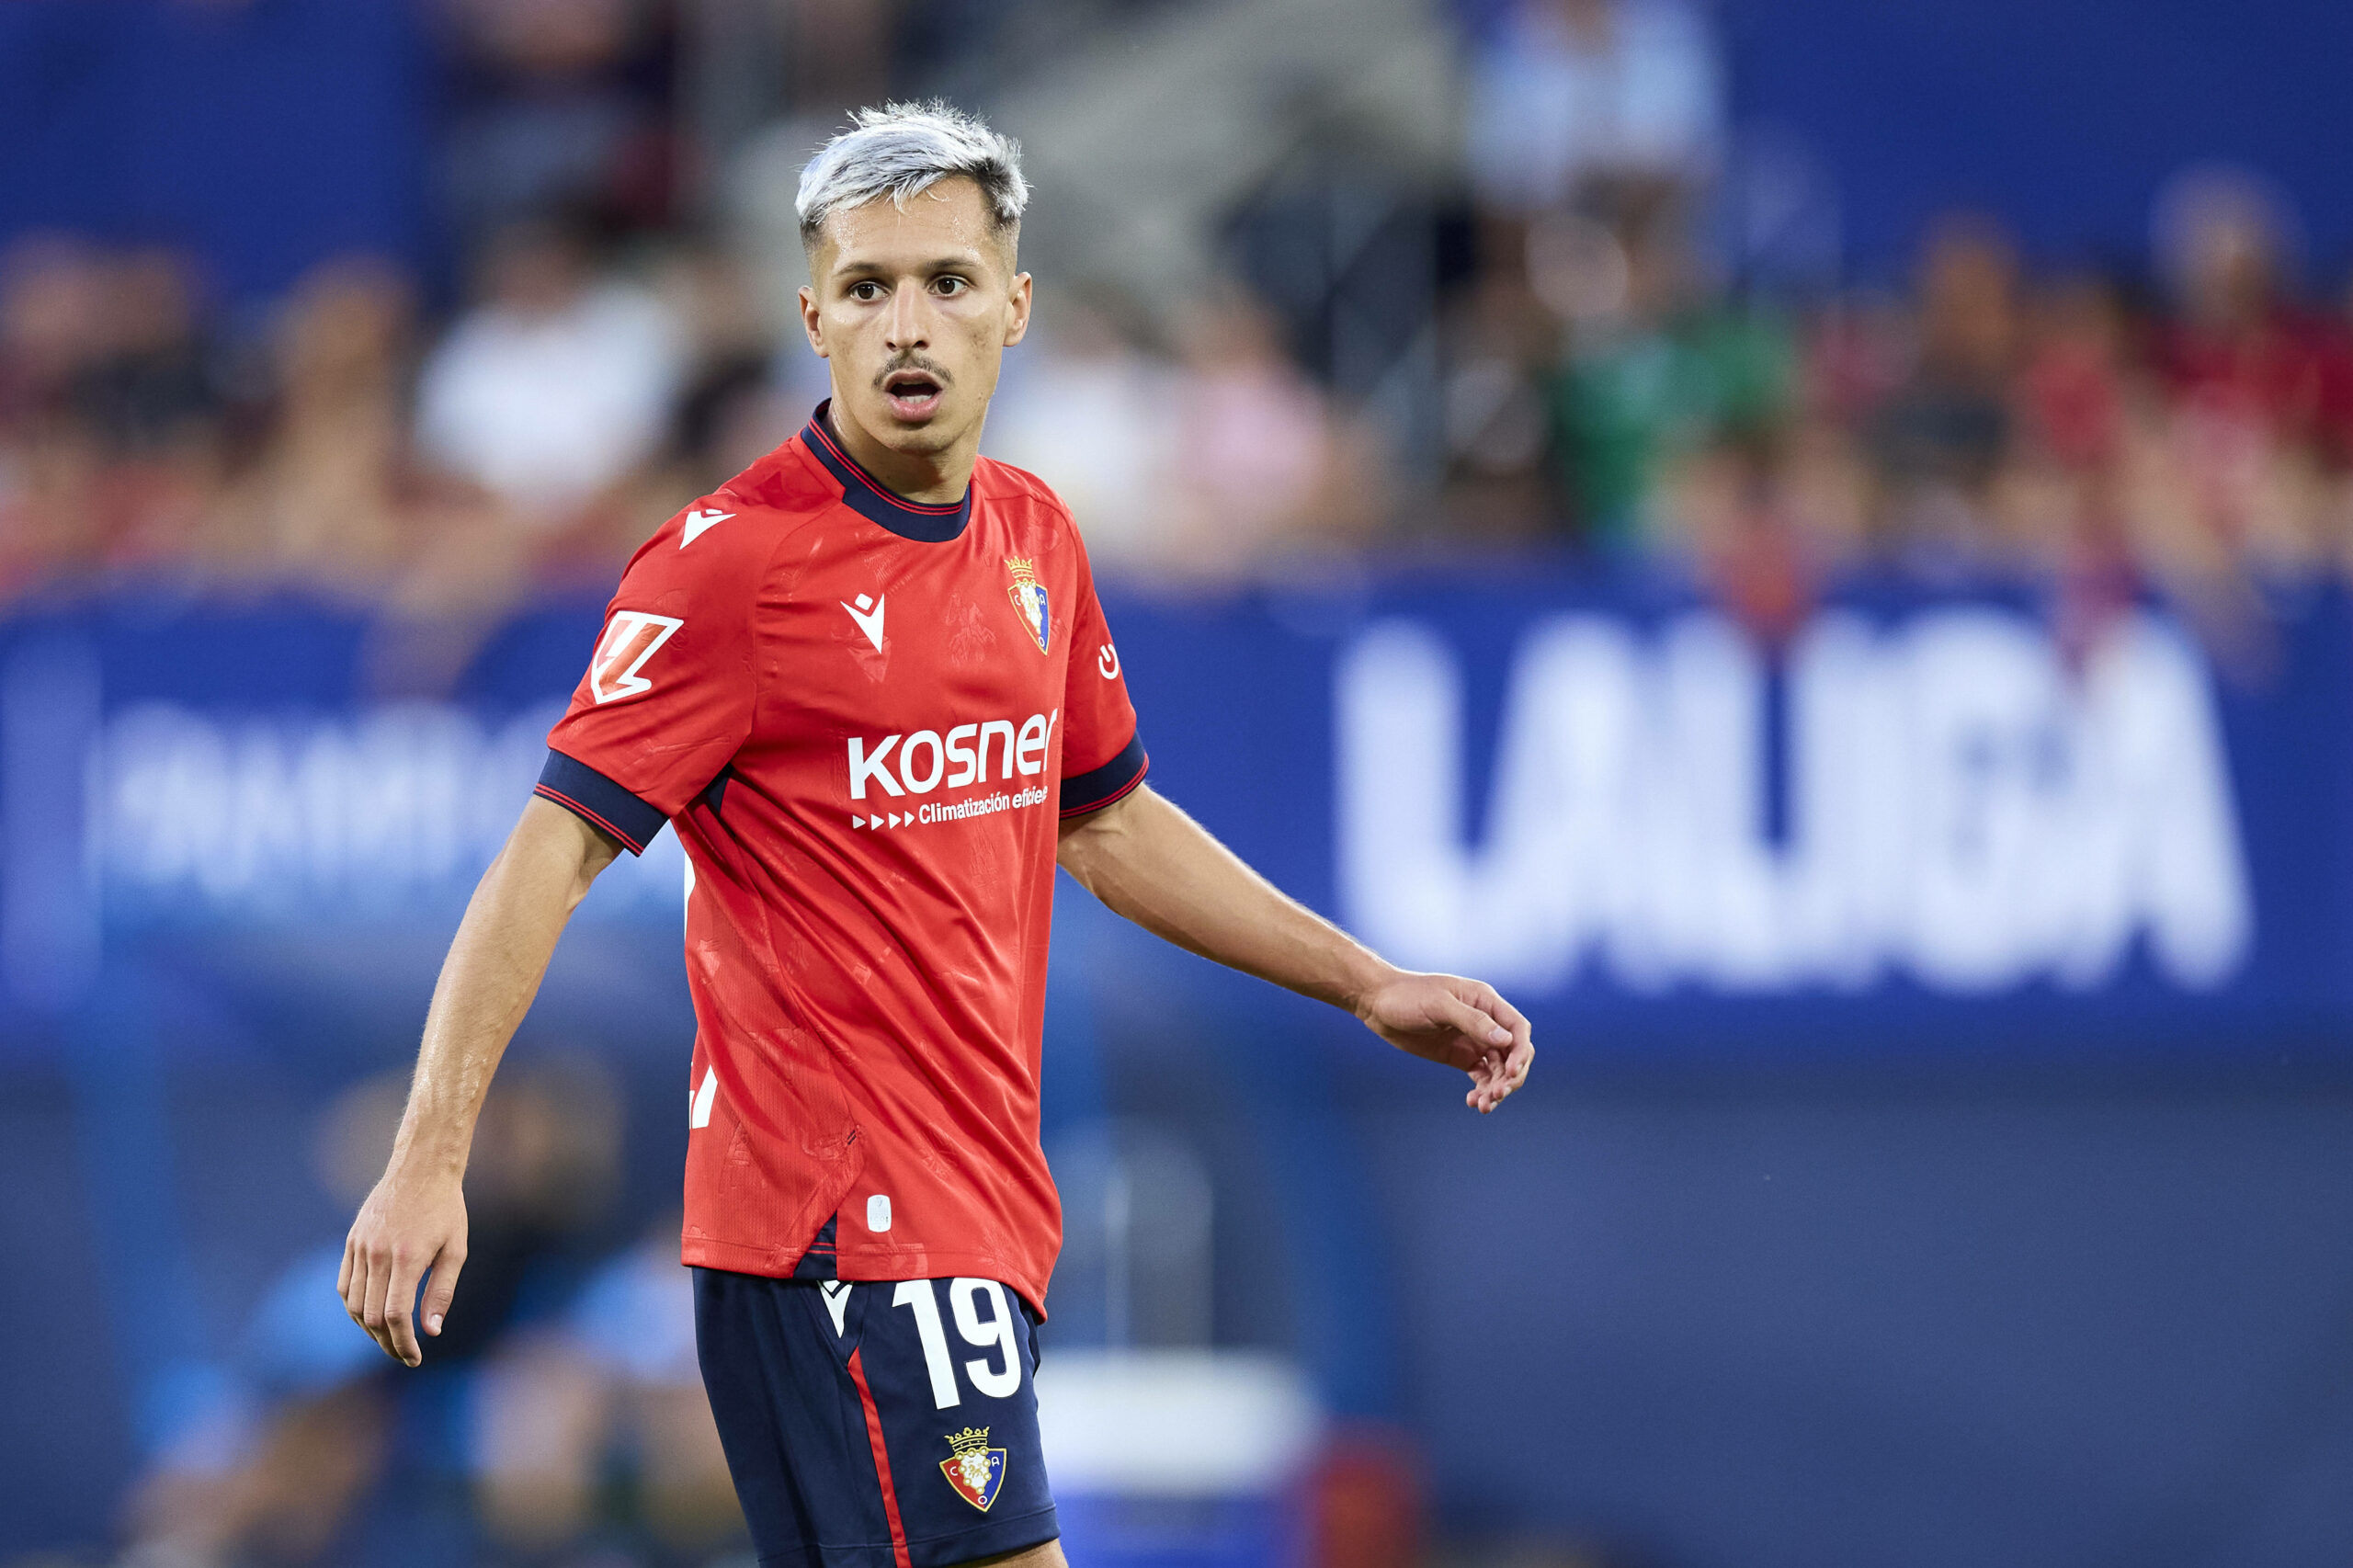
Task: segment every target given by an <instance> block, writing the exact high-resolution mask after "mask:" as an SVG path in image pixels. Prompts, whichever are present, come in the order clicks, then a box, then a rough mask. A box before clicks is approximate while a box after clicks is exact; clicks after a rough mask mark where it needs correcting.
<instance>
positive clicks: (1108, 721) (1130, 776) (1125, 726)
mask: <svg viewBox="0 0 2353 1568" xmlns="http://www.w3.org/2000/svg"><path fill="white" fill-rule="evenodd" d="M1073 537H1074V538H1075V537H1076V536H1075V533H1074V535H1073ZM1067 657H1068V660H1069V663H1068V665H1067V666H1066V667H1065V669H1064V671H1063V793H1062V814H1063V816H1066V817H1074V816H1081V815H1084V814H1085V813H1086V812H1097V811H1101V810H1102V809H1103V808H1104V807H1105V806H1108V805H1109V804H1110V803H1111V802H1112V801H1116V800H1118V799H1120V797H1121V796H1123V795H1125V794H1127V793H1128V792H1129V791H1131V790H1133V789H1135V787H1136V786H1137V785H1139V784H1141V783H1142V782H1143V776H1144V771H1145V769H1146V768H1148V767H1151V765H1152V759H1151V758H1150V757H1148V756H1145V755H1144V749H1143V738H1142V736H1141V735H1140V734H1138V733H1137V731H1136V710H1135V705H1134V704H1133V703H1132V702H1131V700H1130V699H1129V697H1128V676H1127V672H1126V671H1125V670H1124V669H1122V668H1120V649H1119V645H1118V644H1117V643H1115V642H1112V641H1111V628H1110V625H1109V623H1108V621H1107V620H1106V619H1104V615H1103V606H1102V603H1101V601H1100V600H1098V599H1097V597H1095V576H1094V574H1093V572H1092V571H1091V570H1089V568H1088V566H1087V564H1086V549H1085V547H1084V546H1081V547H1080V550H1079V557H1078V603H1077V607H1076V608H1075V611H1074V614H1073V615H1072V617H1071V636H1070V650H1069V653H1068V655H1067Z"/></svg>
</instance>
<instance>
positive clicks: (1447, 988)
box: [1356, 970, 1536, 1115]
mask: <svg viewBox="0 0 2353 1568" xmlns="http://www.w3.org/2000/svg"><path fill="white" fill-rule="evenodd" d="M1356 1015H1357V1017H1359V1018H1362V1019H1363V1020H1364V1027H1365V1028H1369V1029H1370V1030H1371V1031H1372V1032H1373V1033H1375V1034H1377V1035H1379V1036H1380V1037H1381V1039H1383V1040H1387V1041H1388V1042H1389V1043H1390V1044H1392V1045H1393V1046H1395V1047H1396V1048H1397V1049H1398V1050H1400V1051H1411V1052H1412V1053H1413V1054H1414V1055H1415V1056H1419V1057H1423V1058H1425V1059H1427V1060H1428V1061H1431V1062H1443V1063H1444V1064H1445V1065H1447V1066H1449V1067H1457V1068H1460V1069H1461V1070H1462V1071H1463V1072H1465V1073H1467V1074H1470V1075H1471V1092H1470V1093H1469V1094H1467V1095H1465V1096H1463V1103H1464V1104H1465V1105H1468V1106H1469V1107H1470V1108H1472V1110H1475V1111H1477V1112H1479V1113H1480V1114H1481V1115H1485V1114H1486V1113H1487V1112H1489V1111H1491V1110H1493V1109H1495V1108H1496V1107H1497V1106H1499V1105H1501V1104H1503V1103H1504V1101H1505V1099H1506V1097H1508V1096H1510V1094H1511V1092H1512V1091H1513V1090H1514V1089H1517V1088H1518V1087H1519V1086H1520V1085H1522V1084H1524V1083H1526V1082H1527V1081H1528V1069H1529V1065H1530V1064H1531V1063H1532V1062H1535V1060H1536V1046H1535V1044H1534V1042H1533V1040H1532V1038H1531V1034H1530V1031H1529V1027H1528V1020H1527V1019H1526V1018H1525V1017H1521V1016H1520V1011H1519V1009H1518V1008H1517V1007H1515V1006H1512V1005H1511V1004H1510V1003H1508V1002H1506V1001H1505V1000H1504V999H1503V998H1502V997H1501V996H1498V995H1497V994H1495V987H1494V986H1492V985H1489V984H1486V983H1483V982H1482V981H1476V980H1464V979H1463V978H1461V976H1460V975H1453V974H1413V973H1409V972H1407V971H1404V970H1398V971H1392V973H1391V974H1390V976H1389V978H1388V979H1386V980H1384V981H1382V982H1381V983H1380V984H1378V985H1376V986H1375V987H1373V989H1371V990H1370V991H1368V992H1366V993H1365V994H1364V995H1363V996H1362V997H1360V998H1359V999H1358V1002H1357V1006H1356Z"/></svg>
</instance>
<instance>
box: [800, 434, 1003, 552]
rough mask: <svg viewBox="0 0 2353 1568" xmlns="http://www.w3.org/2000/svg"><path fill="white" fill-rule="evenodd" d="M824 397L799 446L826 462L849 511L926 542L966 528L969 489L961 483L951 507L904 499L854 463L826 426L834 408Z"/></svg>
mask: <svg viewBox="0 0 2353 1568" xmlns="http://www.w3.org/2000/svg"><path fill="white" fill-rule="evenodd" d="M833 403H834V400H833V399H832V398H827V399H826V400H825V401H824V402H823V403H819V404H818V405H817V412H816V413H814V414H813V415H810V416H809V423H808V424H807V425H805V426H801V445H802V446H804V447H807V448H808V449H809V451H810V454H811V455H812V456H813V457H814V458H815V459H816V460H818V461H819V462H821V463H824V465H825V472H828V473H830V474H832V475H833V476H834V477H835V479H837V480H839V481H840V482H841V486H842V501H843V503H844V504H845V505H847V506H848V507H849V509H850V510H851V511H853V512H856V513H857V514H858V516H859V517H864V518H865V519H866V520H867V521H869V522H870V523H880V524H881V526H882V527H884V528H889V529H890V530H891V531H892V533H894V534H897V535H898V536H899V537H900V538H901V539H912V540H920V541H921V542H923V543H925V544H945V543H947V542H948V541H949V540H951V539H954V538H955V537H956V536H957V535H959V534H961V533H962V532H963V531H964V525H965V524H966V523H968V522H970V521H971V520H972V486H971V485H970V484H967V485H965V486H964V494H963V498H962V499H961V500H960V501H958V502H957V503H956V504H955V505H954V506H926V505H925V504H924V503H922V502H920V501H906V500H902V499H901V498H900V497H898V496H896V495H893V494H891V492H890V491H888V490H885V489H884V488H883V487H882V482H881V480H878V479H876V478H875V477H874V476H873V475H872V474H870V473H869V472H866V470H864V469H863V468H860V467H859V466H858V460H857V459H855V458H853V457H851V456H850V455H849V454H848V453H847V452H846V451H844V450H842V449H841V446H840V443H838V442H836V441H835V439H834V437H833V432H831V431H829V430H827V429H826V428H825V411H826V410H827V409H828V408H831V407H832V406H833Z"/></svg>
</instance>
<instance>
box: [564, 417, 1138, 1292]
mask: <svg viewBox="0 0 2353 1568" xmlns="http://www.w3.org/2000/svg"><path fill="white" fill-rule="evenodd" d="M549 745H550V748H551V750H550V755H549V758H548V766H547V768H546V771H545V773H544V774H543V775H542V777H541V779H540V787H539V792H540V794H541V795H543V796H545V797H547V798H548V799H550V800H552V801H557V802H558V803H560V804H562V805H564V806H566V807H568V808H570V809H571V810H573V811H574V812H578V813H580V814H581V815H583V816H585V817H586V818H588V819H589V820H591V821H593V822H596V823H597V824H601V825H602V826H603V827H605V828H606V829H607V830H608V831H609V832H610V833H612V834H613V835H615V836H616V837H618V838H620V840H621V841H622V842H623V843H624V844H626V845H627V846H629V847H630V848H631V849H632V850H638V849H642V848H643V846H644V845H645V843H646V842H647V840H648V839H650V838H651V837H652V836H653V835H654V833H655V832H656V831H658V830H659V828H660V827H661V824H662V823H663V821H664V820H665V819H667V820H669V821H670V822H672V823H673V824H675V825H676V829H677V833H678V837H679V840H680V841H681V842H682V843H683V844H684V845H685V846H686V851H687V858H688V870H689V873H690V876H691V879H692V881H691V891H690V892H689V893H688V901H687V978H688V985H689V987H690V989H691V990H692V993H693V996H694V1006H695V1018H696V1024H697V1028H696V1037H695V1047H694V1057H693V1062H692V1068H691V1073H690V1077H689V1082H688V1124H689V1128H690V1131H689V1133H688V1153H687V1176H686V1225H685V1231H684V1235H683V1247H682V1251H683V1256H684V1259H685V1261H686V1262H687V1263H688V1264H694V1265H699V1266H703V1267H712V1268H723V1269H730V1270H734V1271H737V1272H741V1273H746V1274H759V1275H768V1276H774V1277H788V1276H790V1275H791V1274H792V1273H793V1272H794V1270H795V1266H796V1265H797V1264H798V1263H799V1262H800V1261H801V1256H802V1255H803V1254H804V1253H805V1252H806V1251H807V1250H808V1249H809V1247H810V1245H811V1243H812V1242H813V1239H814V1238H815V1237H816V1236H817V1233H818V1231H819V1230H820V1228H821V1227H824V1226H825V1225H826V1223H827V1221H835V1223H834V1225H833V1227H832V1240H833V1242H834V1258H833V1265H834V1268H833V1271H834V1272H836V1273H837V1274H838V1276H839V1277H840V1278H843V1279H851V1280H857V1279H922V1278H943V1277H953V1276H969V1277H973V1278H992V1279H997V1280H1001V1281H1003V1282H1005V1283H1006V1284H1009V1285H1011V1286H1013V1287H1014V1288H1015V1289H1016V1290H1019V1291H1020V1292H1021V1293H1022V1295H1023V1296H1024V1297H1026V1298H1027V1299H1028V1300H1029V1301H1030V1302H1032V1303H1033V1304H1035V1305H1038V1306H1040V1307H1042V1306H1043V1303H1044V1299H1045V1290H1046V1279H1047V1276H1048V1275H1049V1274H1050V1273H1051V1271H1052V1268H1053V1262H1054V1256H1055V1254H1056V1252H1057V1251H1058V1250H1059V1249H1060V1246H1061V1242H1062V1216H1061V1208H1060V1205H1059V1203H1058V1202H1057V1200H1056V1199H1055V1195H1054V1187H1053V1182H1052V1180H1051V1177H1050V1176H1048V1174H1047V1170H1046V1162H1045V1158H1044V1155H1043V1154H1042V1153H1041V1152H1040V1149H1039V1146H1038V1044H1039V1030H1040V1022H1041V1016H1042V1007H1043V1001H1044V995H1045V981H1046V941H1047V926H1048V922H1049V919H1050V918H1051V911H1052V903H1053V874H1054V848H1055V838H1056V828H1057V820H1058V818H1059V817H1063V816H1070V815H1074V814H1077V813H1080V812H1087V811H1092V810H1096V809H1098V808H1100V807H1102V806H1105V805H1108V804H1109V803H1110V802H1111V801H1114V800H1117V799H1118V798H1120V796H1121V795H1123V794H1125V793H1127V792H1128V791H1129V790H1132V789H1134V788H1135V787H1136V785H1137V784H1138V783H1140V782H1141V781H1142V778H1143V773H1144V767H1145V757H1144V753H1143V748H1142V744H1141V743H1140V742H1139V741H1138V739H1137V736H1136V727H1135V712H1134V710H1133V709H1132V708H1131V706H1130V704H1129V700H1128V694H1127V687H1126V683H1125V681H1124V679H1123V677H1122V676H1121V673H1120V661H1119V654H1118V652H1117V651H1116V649H1115V648H1114V647H1113V645H1112V642H1111V637H1110V633H1109V631H1108V630H1107V629H1106V627H1105V625H1104V620H1103V612H1102V609H1101V608H1100V607H1099V606H1098V605H1097V602H1096V597H1095V586H1094V582H1093V579H1092V577H1091V576H1090V574H1089V573H1088V571H1087V564H1086V551H1085V549H1084V548H1083V547H1082V546H1081V544H1080V542H1079V537H1078V532H1077V530H1076V529H1075V528H1074V527H1073V526H1072V524H1071V520H1070V514H1069V513H1068V511H1067V510H1065V509H1064V507H1063V506H1062V504H1061V502H1059V501H1058V500H1056V499H1055V497H1054V495H1053V493H1052V492H1051V491H1050V490H1048V489H1047V488H1046V486H1045V485H1043V484H1042V483H1040V482H1039V481H1037V480H1036V479H1034V478H1032V477H1031V476H1029V474H1026V473H1024V472H1021V471H1019V470H1017V469H1013V468H1008V467H1006V466H1005V465H1003V464H1001V463H995V462H992V461H990V460H987V459H985V458H984V459H983V460H981V461H980V463H979V464H978V466H977V467H976V468H975V469H974V471H973V473H972V484H971V487H970V489H969V490H968V491H967V492H966V494H965V496H964V499H963V500H962V501H961V502H960V503H958V504H957V505H955V506H915V505H912V504H910V503H907V502H904V501H901V500H899V499H898V498H897V497H895V496H893V495H892V494H890V493H889V492H887V491H886V490H884V489H883V488H882V487H881V485H879V484H877V483H875V482H874V481H873V480H872V479H871V478H870V476H868V475H867V474H866V473H865V472H864V471H863V470H861V469H859V468H858V466H857V465H856V464H855V463H853V462H852V461H851V460H849V459H848V457H847V455H845V454H844V453H843V451H842V450H841V449H840V448H839V447H838V446H837V445H836V444H835V442H834V440H833V439H832V437H831V436H830V433H829V432H828V430H827V429H826V426H825V410H824V407H823V406H822V405H821V406H820V408H819V410H818V412H817V415H816V416H815V417H814V418H813V419H812V420H811V421H810V423H809V425H808V426H806V427H805V428H803V429H802V431H801V434H800V435H799V436H797V437H794V438H793V439H791V440H790V441H787V442H786V443H785V444H784V445H783V446H781V447H779V448H778V449H776V450H775V451H773V452H771V453H769V454H768V455H767V457H766V458H764V459H762V460H760V461H758V462H756V463H755V464H753V465H752V466H751V467H750V468H748V469H746V470H745V471H744V472H742V473H741V474H739V475H737V476H736V477H735V478H734V479H733V480H731V481H730V482H729V483H727V484H725V485H724V486H722V488H721V489H720V490H719V491H718V492H717V493H716V494H712V495H710V496H706V497H704V498H703V499H701V500H699V501H698V502H696V503H695V504H694V505H693V506H690V507H688V509H687V510H686V511H684V512H683V513H681V514H679V515H678V516H677V517H674V518H672V519H671V520H670V521H669V522H667V523H665V524H664V525H663V527H662V528H661V529H660V530H659V531H657V532H656V533H655V534H654V537H653V538H652V539H651V540H647V541H646V543H645V545H644V547H643V548H642V549H641V550H640V551H638V552H637V555H636V556H635V558H634V559H632V560H631V562H630V565H629V569H628V571H627V572H626V573H625V574H623V576H622V578H621V585H620V592H619V593H618V594H617V595H615V596H614V598H613V601H612V604H611V607H610V608H609V609H608V611H607V614H606V619H605V626H604V630H603V631H602V632H601V634H600V635H599V638H598V641H597V647H596V649H595V652H594V653H593V655H592V657H591V659H590V662H589V666H588V671H587V673H586V675H585V676H583V677H582V679H581V682H580V686H579V688H578V689H577V690H576V691H575V692H574V694H573V699H572V706H571V708H570V710H568V711H567V712H566V713H565V714H564V716H563V720H562V721H561V722H558V723H557V725H556V727H555V730H554V732H553V733H551V735H550V736H549Z"/></svg>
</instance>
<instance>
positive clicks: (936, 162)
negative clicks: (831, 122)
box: [793, 98, 1029, 247]
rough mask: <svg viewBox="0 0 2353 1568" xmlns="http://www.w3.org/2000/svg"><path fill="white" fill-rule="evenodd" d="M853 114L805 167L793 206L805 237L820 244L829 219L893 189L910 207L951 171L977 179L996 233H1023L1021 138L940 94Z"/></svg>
mask: <svg viewBox="0 0 2353 1568" xmlns="http://www.w3.org/2000/svg"><path fill="white" fill-rule="evenodd" d="M850 119H851V122H852V123H851V126H850V129H848V130H847V131H843V132H842V133H841V134H840V135H838V136H836V137H835V138H834V139H833V140H832V141H830V142H826V143H825V145H824V147H823V148H821V149H819V151H818V153H817V155H816V156H815V157H813V158H812V159H810V160H809V162H808V165H807V166H805V167H804V168H802V169H801V191H800V194H799V196H798V197H797V198H796V199H794V201H793V208H794V210H796V211H798V212H799V213H800V215H801V244H804V245H808V246H811V247H814V246H815V244H816V243H817V239H818V236H819V234H820V233H822V232H823V231H824V226H825V220H826V219H827V218H829V217H831V216H833V215H834V214H835V212H837V211H840V210H843V209H844V208H849V207H862V206H864V205H865V204H866V203H868V202H870V201H871V200H873V199H875V198H877V197H880V196H888V197H889V198H890V199H892V201H893V202H895V203H896V204H897V205H898V206H899V208H900V209H901V210H904V209H905V207H906V205H907V199H908V198H909V197H912V196H915V195H916V194H918V193H920V192H922V191H925V190H928V189H929V188H930V187H932V186H934V185H936V184H938V182H939V181H941V180H943V179H946V178H948V177H949V176H952V175H962V176H965V177H966V178H968V179H971V180H972V181H973V182H974V183H976V184H977V185H979V187H981V195H982V197H983V199H985V200H986V201H987V202H988V204H989V216H990V227H991V228H992V230H993V231H994V232H995V234H996V235H997V237H998V238H1000V239H1003V240H1006V242H1007V243H1010V242H1011V241H1012V240H1013V239H1014V238H1015V237H1016V236H1017V234H1018V233H1019V232H1020V229H1021V210H1022V209H1023V208H1025V207H1027V206H1029V182H1028V181H1027V180H1025V179H1023V178H1022V177H1021V143H1019V142H1016V141H1015V140H1014V139H1013V138H1012V137H1010V136H1006V135H1004V134H1002V133H1000V132H998V131H992V130H990V129H989V128H988V125H987V124H986V123H985V122H984V121H983V120H982V119H980V118H979V117H978V116H977V115H970V114H966V113H964V112H963V111H962V110H961V109H959V108H955V107H953V106H952V105H950V104H949V103H947V102H946V101H944V100H942V99H938V98H935V99H932V100H931V101H929V102H927V103H915V104H904V103H893V104H885V105H883V106H882V107H881V108H862V109H859V110H858V111H857V112H856V113H855V114H853V115H851V116H850Z"/></svg>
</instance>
